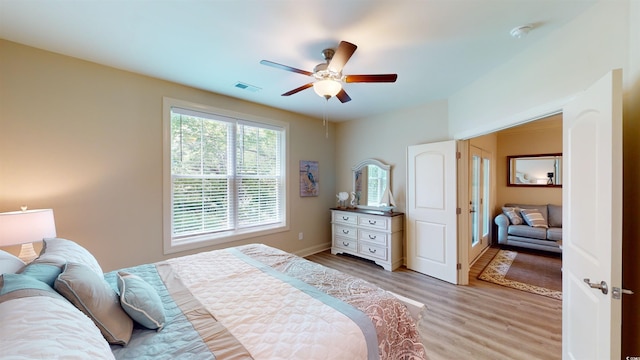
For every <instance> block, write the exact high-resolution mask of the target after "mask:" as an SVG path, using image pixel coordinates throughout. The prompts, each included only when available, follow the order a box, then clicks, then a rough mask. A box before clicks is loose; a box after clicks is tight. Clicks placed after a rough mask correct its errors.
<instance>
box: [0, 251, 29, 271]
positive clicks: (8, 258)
mask: <svg viewBox="0 0 640 360" xmlns="http://www.w3.org/2000/svg"><path fill="white" fill-rule="evenodd" d="M23 267H24V262H23V261H22V260H20V259H19V258H18V257H17V256H14V255H13V254H9V253H8V252H6V251H2V250H0V274H5V273H8V274H15V273H17V272H18V271H20V270H21V269H22V268H23Z"/></svg>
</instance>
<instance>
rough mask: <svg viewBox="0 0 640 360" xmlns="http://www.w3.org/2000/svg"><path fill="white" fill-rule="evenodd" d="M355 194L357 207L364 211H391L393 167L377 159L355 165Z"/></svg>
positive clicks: (393, 205) (366, 160)
mask: <svg viewBox="0 0 640 360" xmlns="http://www.w3.org/2000/svg"><path fill="white" fill-rule="evenodd" d="M351 170H353V193H354V195H355V206H356V207H358V208H362V209H375V210H386V211H388V210H391V209H393V207H395V201H394V200H393V196H392V195H391V166H390V165H387V164H384V163H382V162H380V161H378V160H376V159H365V160H363V161H361V162H359V163H358V164H356V165H354V166H353V167H352V168H351Z"/></svg>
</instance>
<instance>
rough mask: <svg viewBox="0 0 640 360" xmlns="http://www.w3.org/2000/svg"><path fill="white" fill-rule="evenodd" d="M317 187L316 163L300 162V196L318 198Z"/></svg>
mask: <svg viewBox="0 0 640 360" xmlns="http://www.w3.org/2000/svg"><path fill="white" fill-rule="evenodd" d="M319 185H320V176H319V174H318V162H317V161H310V160H300V196H301V197H306V196H318V187H319Z"/></svg>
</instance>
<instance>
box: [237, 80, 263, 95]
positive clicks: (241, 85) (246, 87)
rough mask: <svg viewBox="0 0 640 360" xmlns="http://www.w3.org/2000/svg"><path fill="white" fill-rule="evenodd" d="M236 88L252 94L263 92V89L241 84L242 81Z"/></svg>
mask: <svg viewBox="0 0 640 360" xmlns="http://www.w3.org/2000/svg"><path fill="white" fill-rule="evenodd" d="M234 86H235V87H237V88H238V89H242V90H247V91H251V92H258V91H260V90H262V89H261V88H259V87H257V86H253V85H249V84H247V83H243V82H240V81H238V82H237V83H236V84H235V85H234Z"/></svg>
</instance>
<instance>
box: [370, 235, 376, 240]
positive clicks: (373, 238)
mask: <svg viewBox="0 0 640 360" xmlns="http://www.w3.org/2000/svg"><path fill="white" fill-rule="evenodd" d="M376 238H377V236H376V235H374V236H371V235H369V239H371V240H375V239H376Z"/></svg>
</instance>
